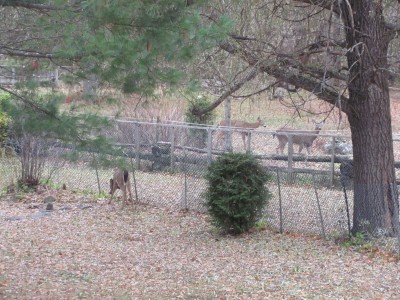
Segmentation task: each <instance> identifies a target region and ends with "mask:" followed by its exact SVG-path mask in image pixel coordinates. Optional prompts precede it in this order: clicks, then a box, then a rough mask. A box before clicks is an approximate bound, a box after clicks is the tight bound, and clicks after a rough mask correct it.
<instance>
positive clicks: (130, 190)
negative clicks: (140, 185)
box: [126, 179, 133, 202]
mask: <svg viewBox="0 0 400 300" xmlns="http://www.w3.org/2000/svg"><path fill="white" fill-rule="evenodd" d="M126 187H127V188H128V192H129V198H130V199H131V202H133V197H132V186H131V180H130V179H128V181H127V183H126Z"/></svg>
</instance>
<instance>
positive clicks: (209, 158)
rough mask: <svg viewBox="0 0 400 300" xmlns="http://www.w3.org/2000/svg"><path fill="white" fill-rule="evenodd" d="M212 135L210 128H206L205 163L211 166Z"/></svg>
mask: <svg viewBox="0 0 400 300" xmlns="http://www.w3.org/2000/svg"><path fill="white" fill-rule="evenodd" d="M212 133H213V130H212V129H211V127H207V163H208V164H211V160H212Z"/></svg>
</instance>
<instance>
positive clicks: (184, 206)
mask: <svg viewBox="0 0 400 300" xmlns="http://www.w3.org/2000/svg"><path fill="white" fill-rule="evenodd" d="M183 159H184V161H183V172H184V180H183V208H184V209H187V165H186V164H187V151H186V147H183Z"/></svg>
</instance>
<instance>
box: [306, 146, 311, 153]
mask: <svg viewBox="0 0 400 300" xmlns="http://www.w3.org/2000/svg"><path fill="white" fill-rule="evenodd" d="M306 149H307V153H308V155H310V154H311V146H307V147H306Z"/></svg>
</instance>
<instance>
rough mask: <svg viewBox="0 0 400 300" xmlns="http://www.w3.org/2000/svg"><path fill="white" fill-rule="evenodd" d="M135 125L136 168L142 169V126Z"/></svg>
mask: <svg viewBox="0 0 400 300" xmlns="http://www.w3.org/2000/svg"><path fill="white" fill-rule="evenodd" d="M134 124H135V137H134V138H135V157H136V168H137V169H140V131H139V129H140V124H139V123H134Z"/></svg>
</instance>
